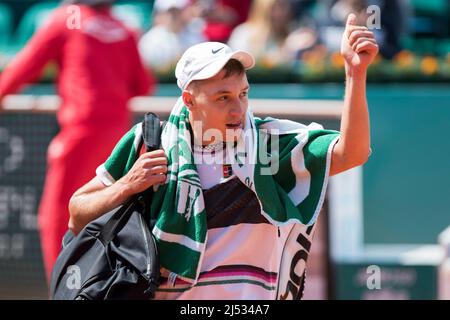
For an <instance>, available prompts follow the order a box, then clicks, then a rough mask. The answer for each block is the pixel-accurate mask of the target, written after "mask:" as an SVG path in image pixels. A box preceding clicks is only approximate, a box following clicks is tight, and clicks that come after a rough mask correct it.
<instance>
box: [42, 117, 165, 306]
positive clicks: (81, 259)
mask: <svg viewBox="0 0 450 320" xmlns="http://www.w3.org/2000/svg"><path fill="white" fill-rule="evenodd" d="M142 128H143V141H141V144H140V147H139V149H138V150H140V149H141V147H142V143H145V145H146V148H147V151H151V150H156V149H158V148H159V147H160V135H161V131H162V130H161V126H160V121H159V119H158V117H157V116H156V115H155V114H153V113H147V114H146V115H145V117H144V120H143V122H142ZM138 156H139V152H137V157H138ZM151 189H152V188H150V189H149V190H147V191H145V192H143V193H141V194H138V195H135V196H134V197H132V199H130V200H128V201H127V202H126V203H125V204H123V205H121V206H119V207H118V208H116V209H114V210H112V211H110V212H108V213H106V214H104V215H102V216H101V217H99V218H98V219H96V220H94V221H92V222H90V223H89V224H88V225H87V226H86V227H85V228H84V229H83V230H82V231H81V232H80V233H79V234H78V235H77V236H74V234H73V233H72V232H71V231H70V230H69V231H67V232H66V234H65V235H64V239H63V247H62V250H61V252H60V254H59V256H58V259H57V261H56V263H55V265H54V267H53V270H52V276H51V282H50V296H51V298H52V299H55V300H117V299H134V300H138V299H139V300H141V299H145V300H148V299H151V298H153V297H154V293H155V290H156V288H157V287H158V285H159V277H160V273H159V261H158V250H157V246H156V242H155V238H154V236H153V234H152V233H151V232H150V230H152V228H153V226H154V222H155V220H152V222H151V226H149V225H148V224H147V223H146V221H150V216H149V212H150V210H149V208H147V207H146V206H147V203H148V198H149V196H151ZM144 199H146V200H145V201H144Z"/></svg>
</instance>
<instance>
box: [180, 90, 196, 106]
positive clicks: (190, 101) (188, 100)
mask: <svg viewBox="0 0 450 320" xmlns="http://www.w3.org/2000/svg"><path fill="white" fill-rule="evenodd" d="M181 98H182V99H183V102H184V104H185V105H186V107H187V108H188V109H189V110H192V109H194V108H195V104H194V95H193V94H192V93H191V92H190V91H189V90H183V93H182V94H181Z"/></svg>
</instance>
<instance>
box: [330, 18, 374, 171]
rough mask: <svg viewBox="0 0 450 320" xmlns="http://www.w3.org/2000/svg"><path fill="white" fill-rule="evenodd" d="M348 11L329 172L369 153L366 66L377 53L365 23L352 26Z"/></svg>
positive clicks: (356, 162)
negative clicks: (337, 124) (339, 109)
mask: <svg viewBox="0 0 450 320" xmlns="http://www.w3.org/2000/svg"><path fill="white" fill-rule="evenodd" d="M355 22H356V16H355V15H354V14H350V15H349V16H348V19H347V25H346V28H345V31H344V34H343V36H342V43H341V54H342V55H343V57H344V59H345V72H346V83H345V99H344V108H343V111H342V118H341V129H340V131H341V136H340V138H339V141H338V142H337V143H336V145H335V147H334V149H333V154H332V159H331V169H330V176H332V175H335V174H338V173H340V172H343V171H345V170H348V169H351V168H353V167H356V166H359V165H362V164H364V163H365V162H366V161H367V158H368V157H369V154H370V124H369V111H368V107H367V100H366V76H367V68H368V67H369V65H370V64H371V63H372V61H373V59H374V58H375V56H376V55H377V53H378V45H377V43H376V41H375V38H374V35H373V33H372V32H371V31H369V30H368V28H367V27H364V26H356V25H355Z"/></svg>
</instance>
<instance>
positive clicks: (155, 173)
mask: <svg viewBox="0 0 450 320" xmlns="http://www.w3.org/2000/svg"><path fill="white" fill-rule="evenodd" d="M166 173H167V157H166V155H165V153H164V150H162V149H159V150H155V151H151V152H146V153H144V154H142V155H141V156H140V157H139V158H138V159H137V161H136V162H135V163H134V165H133V167H132V168H131V170H130V171H129V172H128V173H127V174H126V175H125V176H123V177H122V178H121V179H120V180H118V181H117V182H118V183H121V184H123V185H124V188H125V190H126V192H127V193H128V195H130V196H131V195H134V194H137V193H140V192H142V191H145V190H147V189H148V188H150V187H151V186H153V185H156V184H159V183H163V182H164V181H165V180H166Z"/></svg>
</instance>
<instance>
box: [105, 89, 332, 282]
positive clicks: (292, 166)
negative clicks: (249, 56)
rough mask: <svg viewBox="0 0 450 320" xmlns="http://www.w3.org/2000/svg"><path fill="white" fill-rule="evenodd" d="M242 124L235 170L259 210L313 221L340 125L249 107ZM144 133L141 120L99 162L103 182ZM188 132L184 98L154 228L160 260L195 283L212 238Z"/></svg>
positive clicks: (169, 131)
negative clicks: (262, 114)
mask: <svg viewBox="0 0 450 320" xmlns="http://www.w3.org/2000/svg"><path fill="white" fill-rule="evenodd" d="M244 132H245V134H243V135H242V136H241V137H240V138H239V139H238V142H237V145H236V147H235V148H233V149H232V151H231V152H233V158H234V159H235V160H236V161H234V163H233V164H232V170H233V173H234V174H235V175H236V176H237V177H238V178H239V179H240V180H241V181H242V182H243V183H244V184H245V185H246V186H247V187H249V188H250V189H251V190H252V191H253V192H255V194H256V196H257V198H258V200H259V203H260V205H261V209H262V210H261V214H262V215H263V216H264V217H265V218H266V219H267V220H268V221H270V222H271V223H272V224H274V225H283V224H287V223H302V224H306V225H309V224H313V223H314V222H315V220H316V218H317V215H318V214H319V211H320V209H321V207H322V204H323V200H324V196H325V191H326V186H327V182H328V175H329V169H330V164H331V152H332V148H333V146H334V144H335V142H336V141H337V139H338V137H339V133H338V132H336V131H330V130H323V128H322V126H320V125H318V124H316V123H312V124H310V125H309V126H305V125H302V124H299V123H296V122H292V121H289V120H278V119H273V118H266V119H264V120H261V119H258V118H254V117H253V115H252V113H251V112H250V111H248V112H247V115H246V124H245V127H244ZM141 135H142V128H141V126H140V124H138V125H136V126H135V127H133V129H132V130H131V131H130V132H129V133H128V134H127V135H125V136H124V137H123V138H122V139H121V141H120V142H119V143H118V145H117V146H116V148H115V149H114V151H113V152H112V154H111V156H110V157H109V158H108V160H107V161H106V162H105V163H104V164H103V165H102V166H100V167H99V169H97V175H98V176H99V177H100V178H101V179H102V181H103V182H104V183H106V184H111V183H113V182H114V181H116V180H118V179H119V178H120V177H122V176H123V175H124V174H126V172H128V170H130V168H131V167H132V165H133V159H134V157H135V154H136V152H138V151H137V150H136V148H137V145H138V142H139V139H140V137H141ZM191 138H192V137H191V130H190V124H189V111H188V109H187V108H186V106H184V104H183V102H182V99H181V98H180V99H178V101H177V103H176V105H175V107H174V108H173V110H172V113H171V114H170V117H169V120H168V122H167V125H166V126H165V128H164V130H163V133H162V146H163V148H164V150H165V152H166V155H167V158H168V173H167V179H166V182H165V184H163V185H160V186H159V187H158V189H157V191H156V193H155V194H154V196H153V201H152V205H151V211H152V215H153V216H158V219H157V222H156V226H155V228H154V230H153V234H154V235H155V237H156V239H157V243H158V248H159V253H160V263H161V267H162V268H164V269H166V270H167V271H169V272H171V273H172V274H176V275H177V276H178V277H180V278H181V279H183V280H186V281H188V282H191V283H192V284H195V283H196V281H197V279H198V276H199V273H200V266H201V263H202V258H203V256H204V251H205V246H206V242H207V222H206V210H205V203H204V199H203V193H202V188H201V184H200V179H199V176H198V174H197V170H196V166H195V163H194V157H193V154H192V144H191ZM267 160H270V161H267ZM230 201H233V199H230Z"/></svg>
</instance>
